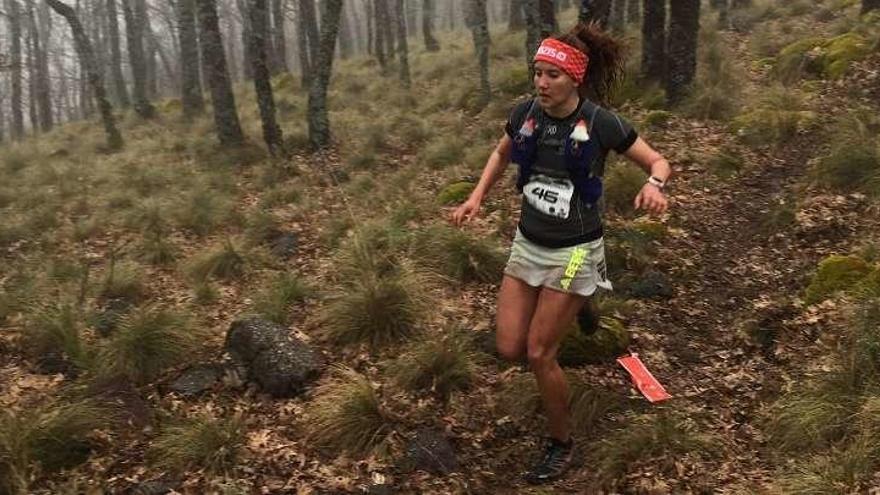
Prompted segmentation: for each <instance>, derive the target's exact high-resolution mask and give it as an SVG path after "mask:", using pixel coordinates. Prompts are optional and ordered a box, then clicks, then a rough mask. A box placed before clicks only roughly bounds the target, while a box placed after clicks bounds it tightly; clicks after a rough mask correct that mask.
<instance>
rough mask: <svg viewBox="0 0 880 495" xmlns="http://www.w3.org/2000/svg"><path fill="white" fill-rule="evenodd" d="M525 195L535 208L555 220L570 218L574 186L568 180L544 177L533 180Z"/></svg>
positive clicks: (539, 176)
mask: <svg viewBox="0 0 880 495" xmlns="http://www.w3.org/2000/svg"><path fill="white" fill-rule="evenodd" d="M523 194H524V195H525V196H526V201H528V202H529V204H530V205H532V207H533V208H535V209H536V210H538V211H540V212H541V213H544V214H545V215H550V216H551V217H555V218H562V219H565V218H568V213H569V211H570V210H571V196H572V195H573V194H574V184H572V183H571V181H570V180H568V179H553V178H550V177H547V176H544V175H538V176H535V177H533V178H532V180H531V181H529V183H528V184H526V186H525V187H523Z"/></svg>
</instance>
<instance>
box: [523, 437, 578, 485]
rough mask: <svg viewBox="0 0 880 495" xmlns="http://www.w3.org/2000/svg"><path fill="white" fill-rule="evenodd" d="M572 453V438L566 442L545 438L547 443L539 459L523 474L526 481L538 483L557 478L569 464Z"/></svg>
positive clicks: (566, 469)
mask: <svg viewBox="0 0 880 495" xmlns="http://www.w3.org/2000/svg"><path fill="white" fill-rule="evenodd" d="M573 455H574V440H572V439H569V440H568V443H563V442H560V441H559V440H557V439H555V438H547V445H546V446H545V447H544V453H543V455H542V456H541V459H540V460H539V461H538V463H537V464H536V465H535V467H533V468H532V470H531V471H529V472H527V473H526V474H525V480H526V482H528V483H530V484H533V485H538V484H541V483H546V482H548V481H553V480H555V479H558V478H559V477H561V476H562V475H563V474H565V472H566V471H568V468H569V467H570V466H571V461H572V457H573Z"/></svg>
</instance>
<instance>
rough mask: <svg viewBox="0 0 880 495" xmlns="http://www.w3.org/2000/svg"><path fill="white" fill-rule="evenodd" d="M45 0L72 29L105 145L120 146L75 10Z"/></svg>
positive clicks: (110, 111)
mask: <svg viewBox="0 0 880 495" xmlns="http://www.w3.org/2000/svg"><path fill="white" fill-rule="evenodd" d="M46 1H47V2H48V3H49V6H50V7H52V9H53V10H54V11H55V12H58V14H59V15H61V16H62V17H64V18H65V19H66V20H67V23H68V24H70V30H71V31H73V40H74V43H75V44H76V51H77V53H79V59H80V63H81V64H82V65H83V66H84V67H85V68H86V72H87V73H88V77H89V83H90V84H91V86H92V91H93V92H94V97H95V101H97V102H98V108H99V109H100V110H101V120H102V121H103V123H104V132H105V133H106V134H107V146H108V147H109V148H110V149H113V150H115V149H119V148H121V147H122V145H123V141H122V135H121V134H119V130H118V129H117V128H116V121H115V119H114V117H113V107H112V106H111V105H110V101H109V100H108V99H107V94H106V92H105V91H104V81H103V79H102V76H101V70H100V67H99V66H98V63H97V61H96V60H95V54H94V52H93V51H92V44H91V42H89V38H88V36H86V32H85V30H84V29H83V27H82V24H80V22H79V18H78V17H77V16H76V12H74V10H73V9H72V8H70V6H68V5H66V4H64V3H62V2H61V1H60V0H46Z"/></svg>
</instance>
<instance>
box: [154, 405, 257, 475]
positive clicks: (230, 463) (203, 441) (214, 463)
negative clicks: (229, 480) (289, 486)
mask: <svg viewBox="0 0 880 495" xmlns="http://www.w3.org/2000/svg"><path fill="white" fill-rule="evenodd" d="M245 435H246V426H245V422H244V419H243V418H242V417H241V416H240V415H234V416H231V417H227V418H213V417H210V416H207V415H202V416H199V417H196V418H193V419H189V420H186V421H183V422H182V423H180V424H177V425H174V426H169V427H166V428H164V429H163V430H162V433H161V434H160V435H159V437H158V438H157V439H156V441H155V442H153V444H152V446H151V447H150V450H149V457H150V458H151V459H152V460H153V463H154V464H156V465H157V466H159V467H161V468H162V469H166V470H169V471H173V472H183V471H185V470H188V469H204V470H206V471H208V472H211V473H228V472H230V471H232V470H234V468H235V464H236V461H237V460H238V456H239V454H240V451H241V448H242V446H244V443H245Z"/></svg>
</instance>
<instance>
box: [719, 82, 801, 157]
mask: <svg viewBox="0 0 880 495" xmlns="http://www.w3.org/2000/svg"><path fill="white" fill-rule="evenodd" d="M816 120H817V115H816V113H815V112H813V111H811V110H809V109H808V107H807V105H806V103H805V98H804V97H803V96H802V95H801V94H800V93H798V92H797V91H794V90H791V89H785V88H782V87H775V88H770V89H769V90H768V91H767V92H766V93H765V94H764V96H763V97H761V98H760V99H759V101H758V102H757V104H756V105H754V106H753V107H751V108H748V109H746V111H745V112H744V113H742V114H740V115H739V116H737V117H736V118H735V119H733V122H732V123H731V129H732V130H733V132H734V133H735V134H736V135H737V136H738V137H739V138H740V139H741V140H742V141H743V142H744V143H746V144H748V145H750V146H768V145H776V146H778V145H782V144H784V143H786V142H788V141H790V140H791V139H792V138H794V137H795V136H796V135H797V134H798V133H800V132H802V131H804V130H806V129H807V128H808V127H810V126H811V125H813V124H814V123H815V122H816Z"/></svg>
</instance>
